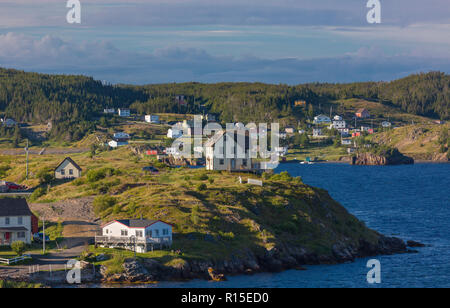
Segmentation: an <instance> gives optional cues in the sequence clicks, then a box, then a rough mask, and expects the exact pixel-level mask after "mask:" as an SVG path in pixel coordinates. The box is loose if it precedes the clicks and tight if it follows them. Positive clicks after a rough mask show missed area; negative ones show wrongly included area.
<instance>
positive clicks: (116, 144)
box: [108, 140, 128, 148]
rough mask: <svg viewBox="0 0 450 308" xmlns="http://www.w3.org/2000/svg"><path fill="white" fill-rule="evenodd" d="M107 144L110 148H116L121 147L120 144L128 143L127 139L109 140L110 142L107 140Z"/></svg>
mask: <svg viewBox="0 0 450 308" xmlns="http://www.w3.org/2000/svg"><path fill="white" fill-rule="evenodd" d="M108 145H109V146H110V147H111V148H118V147H121V146H125V145H128V141H117V140H111V141H110V142H108Z"/></svg>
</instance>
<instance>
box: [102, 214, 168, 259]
mask: <svg viewBox="0 0 450 308" xmlns="http://www.w3.org/2000/svg"><path fill="white" fill-rule="evenodd" d="M172 227H173V226H172V225H171V224H169V223H166V222H164V221H161V220H147V219H121V220H113V221H111V222H109V223H107V224H106V225H103V226H102V235H101V236H96V237H95V245H96V246H97V245H98V246H101V247H109V248H124V249H128V250H132V251H136V252H139V253H144V252H147V251H148V250H149V249H151V250H153V249H154V248H162V247H164V246H166V247H169V246H170V245H172Z"/></svg>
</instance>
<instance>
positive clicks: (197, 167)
mask: <svg viewBox="0 0 450 308" xmlns="http://www.w3.org/2000/svg"><path fill="white" fill-rule="evenodd" d="M175 100H176V101H177V102H178V103H179V104H185V101H184V96H183V95H178V96H176V97H175ZM293 105H294V106H303V107H304V108H306V106H307V105H308V103H307V102H305V101H295V102H293ZM102 119H103V120H102V121H103V122H105V123H108V121H110V122H112V123H114V125H110V126H109V127H108V128H106V127H100V128H99V129H98V130H97V131H96V132H95V133H94V134H92V135H91V136H89V138H90V140H91V142H90V144H89V146H90V147H89V148H86V147H85V146H84V147H83V145H81V146H80V145H78V146H75V147H68V148H67V149H64V148H61V149H59V150H58V151H55V150H52V149H50V148H46V147H44V148H42V149H40V150H36V149H34V151H33V152H32V153H33V154H31V155H30V149H29V148H28V147H26V148H25V152H24V153H21V154H20V155H21V156H20V159H19V160H17V161H15V162H14V163H12V162H11V163H10V166H9V168H8V169H7V170H5V171H3V172H4V173H3V174H4V176H3V177H4V180H3V181H2V182H1V183H0V191H1V193H2V197H3V198H0V246H1V247H0V277H1V275H5V274H6V275H12V273H13V272H14V273H18V274H17V277H23V276H29V275H30V273H32V275H31V276H33V275H41V276H42V275H43V274H42V272H41V271H40V270H37V271H36V268H39V266H41V269H45V270H46V271H47V272H48V271H50V272H52V271H58V270H59V271H61V270H63V271H64V272H66V271H67V270H68V268H67V267H66V265H65V264H63V263H61V262H60V263H58V262H55V261H53V260H52V258H46V257H45V256H46V253H47V251H50V255H51V256H53V257H54V259H58V258H62V259H63V260H65V261H69V260H70V259H73V258H76V259H78V260H80V261H81V262H82V264H83V268H85V269H86V268H89V264H91V265H93V266H94V269H95V267H96V266H97V267H98V266H100V268H101V270H102V271H103V274H102V275H103V276H102V277H103V279H105V277H110V278H109V279H111V280H112V281H114V279H116V280H118V281H122V280H125V281H130V280H131V281H134V280H135V281H146V280H149V276H148V275H147V276H145V273H146V271H145V270H143V269H142V268H141V269H138V270H136V269H135V271H134V272H133V271H132V270H130V271H129V273H128V274H127V275H128V276H127V277H125V278H124V276H123V270H121V268H122V265H123V266H124V267H125V268H127V267H126V266H125V265H124V264H126V263H127V262H131V261H127V260H128V259H127V258H126V256H133V254H134V256H136V254H137V255H140V256H141V257H144V256H145V258H147V257H149V256H161V253H162V255H163V256H164V258H165V259H167V260H169V261H167V262H169V263H170V262H175V263H176V262H181V264H183V262H185V261H183V260H184V259H182V258H180V256H182V255H183V254H184V253H186V252H185V249H187V248H186V247H187V246H186V239H188V240H187V242H189V240H192V239H195V238H196V237H197V236H198V235H195V234H196V233H198V228H197V229H196V226H198V225H200V224H201V223H200V222H199V221H200V220H201V219H202V218H201V215H200V210H199V208H198V205H196V203H197V202H198V201H193V200H201V197H198V196H196V194H201V193H202V192H203V191H204V190H206V189H208V187H213V189H219V190H220V189H225V187H227V186H229V185H231V186H233V187H234V186H236V185H237V187H239V186H242V187H246V186H247V187H248V188H243V189H245V190H246V191H248V192H250V191H253V190H255V189H264V185H266V182H267V181H266V179H271V177H272V178H273V176H274V175H270V173H271V171H270V170H265V168H264V167H263V164H262V159H260V158H256V159H255V158H253V157H251V156H250V148H249V146H248V144H249V142H248V134H247V135H246V138H247V139H244V140H245V142H244V144H243V145H242V144H237V147H239V146H241V148H240V149H239V150H240V151H241V152H243V153H244V157H242V158H234V157H231V158H230V157H226V155H224V154H225V153H226V152H227V148H226V146H225V145H224V144H225V143H224V140H225V139H226V138H237V136H236V135H229V133H228V132H224V131H222V132H220V133H218V134H215V135H211V136H204V135H203V132H202V128H203V126H204V125H207V124H208V123H218V124H220V123H221V122H220V117H219V115H217V114H213V113H206V112H205V113H204V114H203V115H201V125H202V127H199V129H198V128H195V127H194V121H193V115H181V114H144V115H140V114H137V113H136V112H135V111H133V110H131V109H128V108H118V109H115V108H108V107H105V109H104V111H103V114H102ZM426 121H428V122H427V123H426V125H431V126H434V127H440V126H445V125H446V123H445V122H443V121H429V120H426ZM2 125H4V126H7V127H10V128H14V127H19V129H22V130H24V131H28V132H29V131H30V130H31V129H30V128H29V127H27V125H24V124H22V123H17V122H16V121H15V120H13V119H11V118H6V117H4V118H2ZM408 125H410V124H409V123H405V122H403V121H398V119H396V120H395V122H394V121H392V120H390V119H389V118H384V117H380V116H379V115H377V116H376V117H375V116H374V115H372V114H371V112H370V111H369V110H368V109H366V108H357V109H354V110H353V112H349V111H348V110H347V111H346V112H342V113H334V112H333V109H332V108H330V110H329V114H328V115H326V114H325V113H320V114H317V115H314V116H313V117H312V118H311V119H310V120H307V121H304V122H301V123H300V122H298V123H297V125H294V123H285V124H283V125H282V126H281V127H280V131H279V132H278V137H279V140H280V145H279V146H278V147H275V148H273V149H271V150H272V151H273V152H274V153H275V154H276V157H277V158H278V160H279V162H280V163H297V164H306V165H307V164H314V163H319V162H324V161H328V160H329V157H332V159H331V160H334V161H345V162H347V163H348V162H351V160H350V159H348V158H350V157H352V156H354V155H355V154H356V153H357V152H359V151H361V150H367V149H368V148H371V147H372V146H374V144H376V143H375V141H374V140H376V139H374V138H373V136H375V135H376V134H377V133H378V134H380V133H386V132H390V131H395V130H399V129H402V127H403V126H408ZM49 127H51V123H48V124H47V125H46V128H45V130H47V129H48V128H49ZM234 127H235V128H236V132H238V131H244V132H245V127H244V126H243V124H241V123H235V124H234ZM270 132H271V131H270V128H269V129H268V131H267V132H265V133H267V134H268V135H270ZM34 133H35V134H37V135H39V134H41V133H42V132H40V133H37V132H36V131H35V132H34ZM195 138H200V140H201V142H202V143H201V144H202V146H200V147H199V146H197V147H194V148H193V149H192V154H195V153H196V154H197V157H198V158H190V157H189V158H186V157H183V155H182V153H181V152H180V149H179V148H178V147H174V146H173V145H172V144H173V142H174V140H177V139H178V140H188V139H189V140H192V139H195ZM52 151H53V153H52ZM232 151H234V152H235V151H236V149H233V150H232ZM47 153H49V154H47ZM219 154H220V155H219ZM3 155H6V154H3ZM47 155H49V156H48V158H45V157H46V156H47ZM66 155H67V156H66ZM63 156H65V157H63ZM56 157H58V158H59V159H60V161H59V162H56V161H55V159H56ZM336 157H339V158H338V159H336ZM106 162H107V163H106ZM13 165H14V167H13V168H11V166H13ZM180 166H181V168H182V169H179V168H180ZM177 169H179V170H178V171H177V172H178V173H179V174H181V176H180V175H178V176H177V177H176V178H177V180H175V179H174V177H175V176H174V175H173V174H174V172H176V170H177ZM10 170H14V173H16V171H17V170H26V175H25V178H23V177H22V178H21V180H19V181H17V180H16V181H13V179H11V180H9V178H8V176H7V174H8V173H9V171H10ZM180 170H181V171H180ZM130 171H131V173H130ZM22 173H23V172H22ZM125 174H126V175H125ZM284 176H285V175H284ZM285 177H286V179H287V180H289V181H291V179H289V176H285ZM180 179H181V183H178V181H180ZM193 179H195V181H196V182H199V183H198V184H195V185H197V186H196V188H195V189H196V191H197V192H190V191H189V190H188V191H186V192H185V193H183V194H186V196H187V197H188V199H187V200H190V199H191V198H194V199H192V200H191V201H186V200H183V202H193V203H194V205H193V206H192V208H191V209H190V210H189V212H188V213H187V218H186V217H185V218H183V219H188V220H189V221H190V223H191V224H192V225H193V227H192V228H193V229H192V230H190V229H189V232H186V231H187V230H185V229H180V224H179V221H177V220H178V219H176V218H175V217H174V216H171V215H170V213H169V212H168V211H167V205H166V204H165V205H164V202H169V203H171V202H174V201H173V200H171V199H167V200H159V201H156V199H160V198H161V197H160V196H159V195H157V192H158V191H159V193H161V191H162V190H165V189H164V188H161V189H162V190H159V189H158V190H156V191H153V190H151V189H150V188H149V187H150V186H151V185H153V186H155V185H156V186H158V187H159V186H162V187H164V185H169V184H170V185H172V186H173V183H171V181H175V182H177V183H178V184H176V186H175V187H177V188H176V189H177V190H184V189H186V188H185V185H193V184H192V181H193ZM230 180H231V183H230ZM130 181H131V182H130ZM186 183H187V184H186ZM267 183H270V181H269V182H267ZM178 185H179V186H178ZM268 185H273V184H268ZM156 186H155V187H156ZM173 188H174V187H172V189H173ZM149 189H150V191H151V192H150V194H149V193H148V192H146V190H149ZM238 189H239V190H240V189H241V188H238ZM152 191H153V192H152ZM166 193H168V194H169V195H170V194H172V193H173V194H176V191H171V190H170V189H169V190H167V191H166ZM135 194H138V195H140V194H142V195H143V196H146V197H145V198H147V197H149V196H151V197H149V198H150V199H147V200H146V201H145V204H146V205H145V207H146V209H147V210H146V211H144V210H143V209H142V207H141V206H140V205H139V204H138V202H142V200H144V199H142V198H137V199H136V197H135ZM155 194H156V195H155ZM92 196H95V197H92ZM166 197H168V196H166ZM196 198H197V199H196ZM198 198H200V199H198ZM163 199H164V198H163ZM67 200H71V201H70V204H69V202H68V201H67ZM130 200H133V201H130ZM168 200H170V201H168ZM151 206H154V208H152V210H149V207H151ZM87 207H90V208H89V209H88V208H87ZM155 209H156V211H155ZM227 211H229V210H224V213H226V212H227ZM255 211H256V210H255ZM226 215H229V214H226ZM215 217H217V216H214V217H210V218H208V219H212V220H214V219H216V218H215ZM227 217H228V216H227ZM217 219H218V218H217ZM227 219H231V220H232V219H239V218H235V217H234V216H229V218H227ZM177 222H178V224H177ZM285 223H287V222H285ZM184 228H186V227H184ZM254 228H256V229H257V230H259V231H258V233H259V232H260V233H261V235H260V236H261V237H262V241H263V242H264V243H265V244H264V245H266V244H268V243H269V242H270V241H268V239H267V235H264V232H262V230H260V229H259V228H260V227H258V226H254ZM286 228H289V227H286ZM180 233H183V235H182V234H180ZM236 235H237V234H235V233H234V232H233V231H228V232H226V231H218V233H217V235H208V233H206V234H204V235H202V237H203V239H202V241H206V242H212V243H214V242H215V241H218V239H219V238H221V239H225V238H231V239H232V238H234V237H235V236H236ZM180 241H184V242H183V244H181V245H180V244H179V243H180ZM174 243H175V245H174ZM225 243H226V242H225ZM400 246H401V245H400ZM180 247H184V248H180ZM46 249H47V250H46ZM202 249H204V248H202ZM130 253H131V255H130ZM195 253H196V251H195V248H192V247H190V246H189V254H195ZM194 259H195V258H194ZM344 259H345V258H344ZM145 260H147V261H146V262H150V261H148V259H145ZM150 260H151V258H150ZM174 260H175V261H174ZM2 264H3V265H5V266H6V267H2ZM176 264H177V266H180V264H179V263H176ZM202 264H203V263H202ZM205 264H207V263H205ZM128 265H129V266H132V267H133V266H134V267H139V266H138V265H136V263H133V264H131V265H130V264H128ZM128 265H127V266H128ZM172 265H173V264H172ZM108 266H110V267H119V270H116V271H114V270H112V271H110V272H109V274H106V272H107V271H108V269H107V268H108ZM202 266H205V265H202ZM250 268H251V266H250ZM16 269H17V270H16ZM259 269H260V268H259V267H258V266H256V265H254V266H253V270H254V271H258V270H259ZM97 271H99V270H97ZM125 271H126V270H125ZM198 271H203V272H205V270H198ZM94 272H95V270H94ZM206 273H208V275H207V278H209V279H213V280H221V279H225V278H224V277H223V275H220V274H217V273H216V271H215V269H214V268H213V267H211V266H207V270H206ZM197 274H198V273H197ZM97 275H98V274H97ZM41 276H39V277H41ZM88 277H91V278H90V279H94V280H95V279H99V278H95V277H97V276H96V275H95V274H94V276H92V275H89V276H88ZM92 277H94V278H92ZM111 277H115V278H111ZM130 277H131V278H130ZM177 277H178V278H182V277H183V274H181V276H177ZM60 279H62V278H61V277H60ZM44 280H49V281H53V280H55V281H56V280H57V278H56V275H55V276H51V275H50V276H49V277H47V278H45V279H44Z"/></svg>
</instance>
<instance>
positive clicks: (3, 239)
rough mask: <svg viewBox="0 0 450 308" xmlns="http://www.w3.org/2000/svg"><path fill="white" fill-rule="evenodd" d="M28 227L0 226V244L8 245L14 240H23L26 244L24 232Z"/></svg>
mask: <svg viewBox="0 0 450 308" xmlns="http://www.w3.org/2000/svg"><path fill="white" fill-rule="evenodd" d="M27 232H28V229H27V228H25V227H8V228H5V227H2V228H0V246H9V245H11V243H13V242H16V241H23V242H25V243H27V244H29V243H28V241H27V236H26V233H27Z"/></svg>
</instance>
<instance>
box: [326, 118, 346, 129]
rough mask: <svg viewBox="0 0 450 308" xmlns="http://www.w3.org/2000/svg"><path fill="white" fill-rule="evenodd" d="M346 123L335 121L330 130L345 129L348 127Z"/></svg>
mask: <svg viewBox="0 0 450 308" xmlns="http://www.w3.org/2000/svg"><path fill="white" fill-rule="evenodd" d="M346 125H347V124H346V123H345V121H344V120H334V121H333V123H332V124H331V125H330V128H335V129H340V128H345V127H346Z"/></svg>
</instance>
